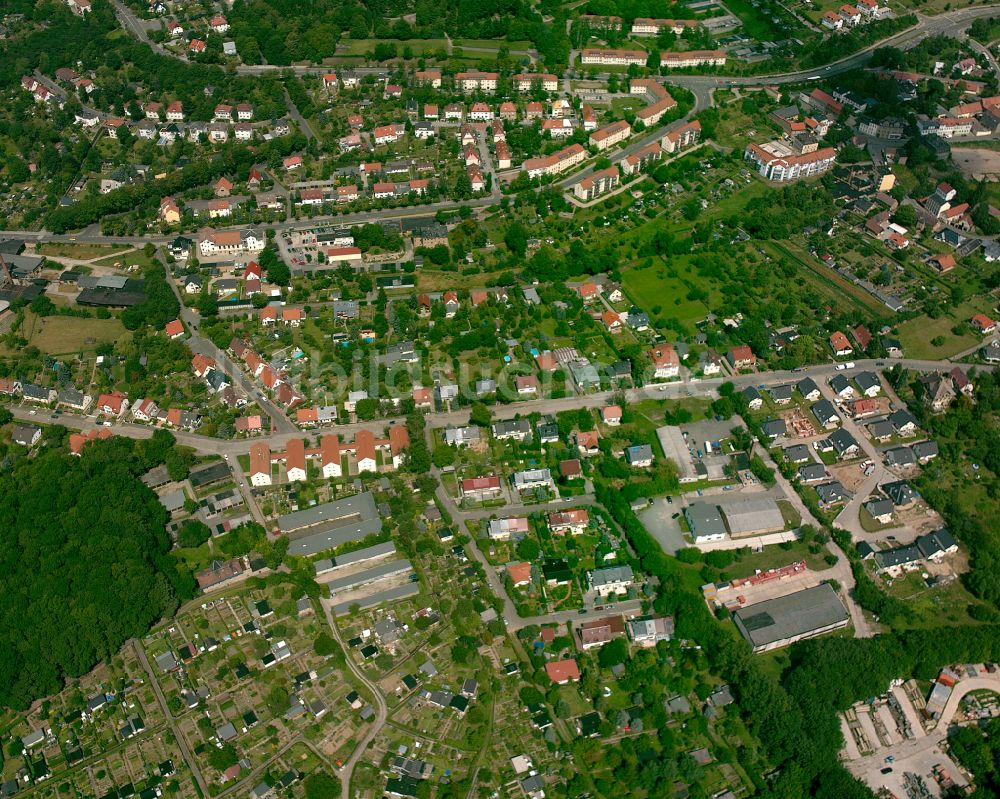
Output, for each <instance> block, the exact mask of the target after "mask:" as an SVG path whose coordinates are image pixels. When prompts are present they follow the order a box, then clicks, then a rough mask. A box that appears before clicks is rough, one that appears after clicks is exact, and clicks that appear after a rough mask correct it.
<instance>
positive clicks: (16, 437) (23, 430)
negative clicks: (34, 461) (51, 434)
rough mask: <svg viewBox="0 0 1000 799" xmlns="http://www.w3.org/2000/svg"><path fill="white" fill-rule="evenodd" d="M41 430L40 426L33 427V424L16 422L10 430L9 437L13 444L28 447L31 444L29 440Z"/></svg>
mask: <svg viewBox="0 0 1000 799" xmlns="http://www.w3.org/2000/svg"><path fill="white" fill-rule="evenodd" d="M41 432H42V428H40V427H35V426H34V425H30V424H16V425H14V429H13V430H11V434H10V437H11V440H13V441H14V443H15V444H21V445H23V446H25V447H28V446H31V442H32V440H34V438H35V436H36V435H38V434H39V433H41Z"/></svg>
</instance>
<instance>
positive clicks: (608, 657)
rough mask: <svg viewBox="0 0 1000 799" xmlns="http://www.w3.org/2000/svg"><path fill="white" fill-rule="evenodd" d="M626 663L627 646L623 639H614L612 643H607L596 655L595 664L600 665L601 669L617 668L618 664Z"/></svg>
mask: <svg viewBox="0 0 1000 799" xmlns="http://www.w3.org/2000/svg"><path fill="white" fill-rule="evenodd" d="M627 661H628V644H627V643H626V642H625V639H624V638H616V639H615V640H613V641H609V642H608V643H606V644H605V645H604V646H602V647H601V651H600V652H598V653H597V662H598V663H600V664H601V668H605V669H610V668H611V667H612V666H617V665H618V664H619V663H625V662H627Z"/></svg>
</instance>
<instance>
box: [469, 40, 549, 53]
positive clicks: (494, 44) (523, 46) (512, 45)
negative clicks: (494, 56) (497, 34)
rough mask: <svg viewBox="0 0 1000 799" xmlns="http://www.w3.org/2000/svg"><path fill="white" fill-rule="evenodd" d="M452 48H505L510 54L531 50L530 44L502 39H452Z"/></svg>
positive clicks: (497, 49)
mask: <svg viewBox="0 0 1000 799" xmlns="http://www.w3.org/2000/svg"><path fill="white" fill-rule="evenodd" d="M451 43H452V46H453V47H475V48H476V49H477V50H496V51H499V50H500V48H501V47H506V48H507V49H508V50H510V52H512V53H514V52H518V51H519V52H525V51H527V50H529V49H531V42H525V41H519V42H508V41H505V40H503V39H452V40H451Z"/></svg>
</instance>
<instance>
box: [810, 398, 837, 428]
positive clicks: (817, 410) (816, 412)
mask: <svg viewBox="0 0 1000 799" xmlns="http://www.w3.org/2000/svg"><path fill="white" fill-rule="evenodd" d="M812 412H813V416H815V417H816V419H818V420H819V422H820V424H824V425H825V424H826V423H827V422H829V421H831V420H834V419H839V418H840V414H838V413H837V409H836V408H834V407H833V403H832V402H830V400H825V399H824V400H820V401H819V402H817V403H816V404H815V405H813V406H812Z"/></svg>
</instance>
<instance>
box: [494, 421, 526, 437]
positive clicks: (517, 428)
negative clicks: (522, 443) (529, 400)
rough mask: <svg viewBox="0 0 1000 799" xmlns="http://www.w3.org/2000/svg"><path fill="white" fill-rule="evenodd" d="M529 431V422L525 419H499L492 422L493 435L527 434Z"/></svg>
mask: <svg viewBox="0 0 1000 799" xmlns="http://www.w3.org/2000/svg"><path fill="white" fill-rule="evenodd" d="M530 433H531V422H529V421H528V420H527V419H500V420H498V421H496V422H494V423H493V435H495V436H503V435H513V434H522V435H527V434H530Z"/></svg>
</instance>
